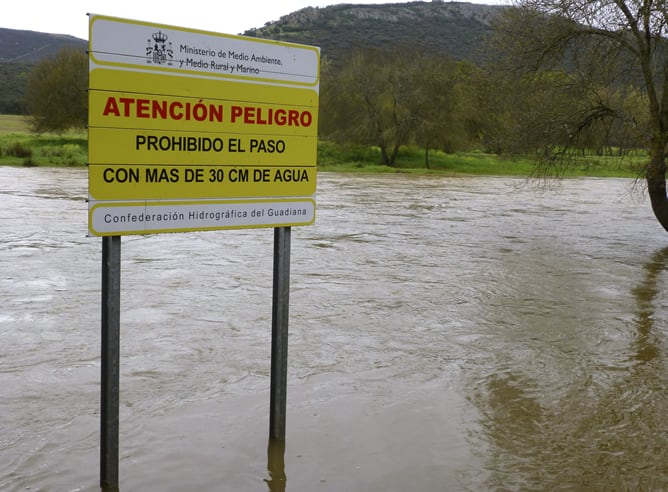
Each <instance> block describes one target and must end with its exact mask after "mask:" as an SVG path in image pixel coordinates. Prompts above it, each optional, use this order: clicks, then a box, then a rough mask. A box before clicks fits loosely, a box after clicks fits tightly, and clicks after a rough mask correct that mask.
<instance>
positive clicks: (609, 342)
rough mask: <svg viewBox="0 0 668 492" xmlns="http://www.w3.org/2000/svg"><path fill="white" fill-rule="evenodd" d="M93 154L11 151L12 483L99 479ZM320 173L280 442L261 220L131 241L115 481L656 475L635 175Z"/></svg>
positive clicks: (302, 486)
mask: <svg viewBox="0 0 668 492" xmlns="http://www.w3.org/2000/svg"><path fill="white" fill-rule="evenodd" d="M86 181H87V177H86V172H85V171H84V170H81V169H60V170H59V169H39V168H38V169H19V168H0V299H1V300H2V308H0V396H1V398H0V490H3V491H17V492H18V491H25V490H31V491H67V492H70V491H89V490H98V480H99V456H98V453H99V451H98V446H99V405H100V402H99V398H100V395H99V380H100V334H99V326H100V314H99V313H100V254H101V240H100V239H99V238H87V237H85V229H86V204H85V201H84V199H85V195H86ZM522 185H523V180H521V179H511V178H488V177H476V178H463V177H462V178H459V177H437V178H434V177H432V178H424V177H410V176H356V175H336V174H328V173H321V174H320V176H319V184H318V197H317V202H318V207H317V219H316V224H315V225H314V226H309V227H299V228H294V229H293V234H292V254H291V256H292V265H291V275H292V276H291V293H290V297H291V303H290V344H289V369H288V382H289V386H288V417H287V439H286V442H285V448H284V449H281V448H271V449H268V445H267V444H268V443H267V437H268V418H269V370H270V364H269V363H270V348H271V347H270V340H271V280H272V277H271V275H272V274H271V272H272V265H271V261H272V247H273V246H272V245H273V234H272V232H271V230H270V229H259V230H243V231H219V232H207V233H196V234H165V235H155V236H146V237H144V236H136V237H124V238H123V241H122V244H123V246H122V262H123V263H122V265H123V266H122V288H123V294H122V300H121V303H122V314H121V424H120V427H121V431H120V447H121V453H120V454H121V456H120V477H121V479H120V482H121V483H120V489H121V491H124V492H128V491H132V492H141V491H156V490H160V491H163V492H166V491H175V492H177V491H185V490H197V491H270V492H276V491H300V492H301V491H309V492H310V491H364V492H367V491H379V492H380V491H383V492H388V491H458V490H472V491H486V490H606V491H609V490H665V489H668V419H667V416H668V366H667V362H668V353H667V350H668V345H667V337H668V321H667V318H666V315H667V314H668V297H667V295H666V293H667V288H668V271H667V268H668V234H666V233H665V232H663V231H662V230H661V229H660V227H659V226H658V224H657V223H656V221H655V220H654V219H653V217H652V215H651V211H650V209H649V205H648V204H647V199H646V198H644V197H642V196H640V197H639V196H637V195H633V194H632V193H631V190H632V188H633V183H632V182H631V181H629V180H623V179H607V180H600V179H575V180H567V181H564V182H563V183H562V184H561V185H560V186H559V187H557V188H556V189H549V190H541V189H536V188H531V187H529V188H527V187H524V186H522Z"/></svg>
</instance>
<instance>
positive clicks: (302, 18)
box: [244, 0, 504, 62]
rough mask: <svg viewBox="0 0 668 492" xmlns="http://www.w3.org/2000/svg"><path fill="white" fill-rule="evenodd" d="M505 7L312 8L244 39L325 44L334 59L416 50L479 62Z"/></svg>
mask: <svg viewBox="0 0 668 492" xmlns="http://www.w3.org/2000/svg"><path fill="white" fill-rule="evenodd" d="M503 8H504V7H502V6H498V5H481V4H472V3H465V2H447V3H446V2H443V1H439V0H435V1H431V2H408V3H388V4H377V5H355V4H339V5H331V6H329V7H322V8H318V7H307V8H304V9H301V10H298V11H296V12H293V13H291V14H288V15H285V16H283V17H281V18H280V19H279V20H278V21H277V22H271V23H267V24H266V25H265V26H264V27H261V28H257V29H251V30H249V31H246V32H245V33H244V35H246V36H255V37H259V38H266V39H275V40H280V41H290V42H295V43H304V44H309V45H315V46H320V48H321V49H322V54H323V55H324V56H328V57H329V58H331V59H336V58H338V57H340V56H341V55H342V54H343V53H345V51H346V50H348V49H350V48H351V47H358V46H370V47H376V48H380V47H392V46H417V47H419V48H421V49H424V50H428V51H431V52H437V53H443V54H447V55H449V56H450V57H452V58H454V59H456V60H471V61H474V62H479V61H480V60H481V59H482V58H483V56H484V54H483V42H484V39H485V36H486V35H487V34H488V33H489V31H490V28H491V23H492V21H493V20H494V18H495V17H496V16H497V15H498V14H499V12H501V10H502V9H503Z"/></svg>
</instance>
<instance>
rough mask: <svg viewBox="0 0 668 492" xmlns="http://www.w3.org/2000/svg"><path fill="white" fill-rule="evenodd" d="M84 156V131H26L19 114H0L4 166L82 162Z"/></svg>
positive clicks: (27, 128) (61, 164)
mask: <svg viewBox="0 0 668 492" xmlns="http://www.w3.org/2000/svg"><path fill="white" fill-rule="evenodd" d="M87 158H88V140H87V138H86V132H85V131H79V132H66V133H64V134H62V135H55V134H50V133H49V134H42V135H34V134H32V133H30V125H29V123H28V121H27V120H26V119H25V118H24V117H22V116H15V115H0V164H2V165H8V166H84V165H85V164H86V160H87Z"/></svg>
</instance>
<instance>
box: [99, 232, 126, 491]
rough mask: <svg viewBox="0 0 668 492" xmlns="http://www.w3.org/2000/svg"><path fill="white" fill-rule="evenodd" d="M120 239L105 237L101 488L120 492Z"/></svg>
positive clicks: (103, 243) (103, 264) (103, 266)
mask: <svg viewBox="0 0 668 492" xmlns="http://www.w3.org/2000/svg"><path fill="white" fill-rule="evenodd" d="M120 311H121V236H107V237H103V238H102V330H101V331H102V355H101V359H102V363H101V366H102V369H101V406H100V487H101V488H102V490H104V491H105V492H113V491H117V490H118V431H119V418H118V408H119V379H120V378H119V373H120V368H119V365H120V363H119V361H120Z"/></svg>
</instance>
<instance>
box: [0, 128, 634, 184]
mask: <svg viewBox="0 0 668 492" xmlns="http://www.w3.org/2000/svg"><path fill="white" fill-rule="evenodd" d="M87 159H88V139H87V134H86V132H85V131H79V132H67V133H64V134H62V135H55V134H42V135H35V134H32V133H30V125H29V123H28V121H27V120H26V118H25V117H22V116H15V115H0V165H9V166H84V165H85V164H86V161H87ZM645 161H646V156H645V155H643V154H642V153H638V155H634V156H627V157H625V158H620V157H606V156H598V155H582V156H578V157H577V158H576V159H574V160H572V161H571V162H570V163H569V165H568V166H564V167H563V168H560V169H558V170H553V171H554V172H553V173H552V174H557V175H560V176H567V177H571V176H592V177H629V178H636V177H638V176H639V175H640V174H641V170H642V166H643V163H644V162H645ZM318 170H320V171H332V172H366V173H388V172H391V173H415V174H446V175H453V176H454V175H469V176H470V175H496V176H531V175H533V174H534V173H535V172H536V162H535V161H534V160H532V159H529V158H522V157H500V156H496V155H491V154H485V153H482V152H458V153H454V154H446V153H445V152H440V151H430V152H429V168H427V165H426V163H425V155H424V150H423V149H419V148H416V147H410V146H408V147H403V148H402V149H401V151H400V152H399V155H398V158H397V162H396V165H395V166H394V167H389V166H385V165H383V164H381V157H380V151H379V149H378V148H374V147H342V146H340V145H336V144H334V143H331V142H326V141H321V142H319V143H318Z"/></svg>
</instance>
